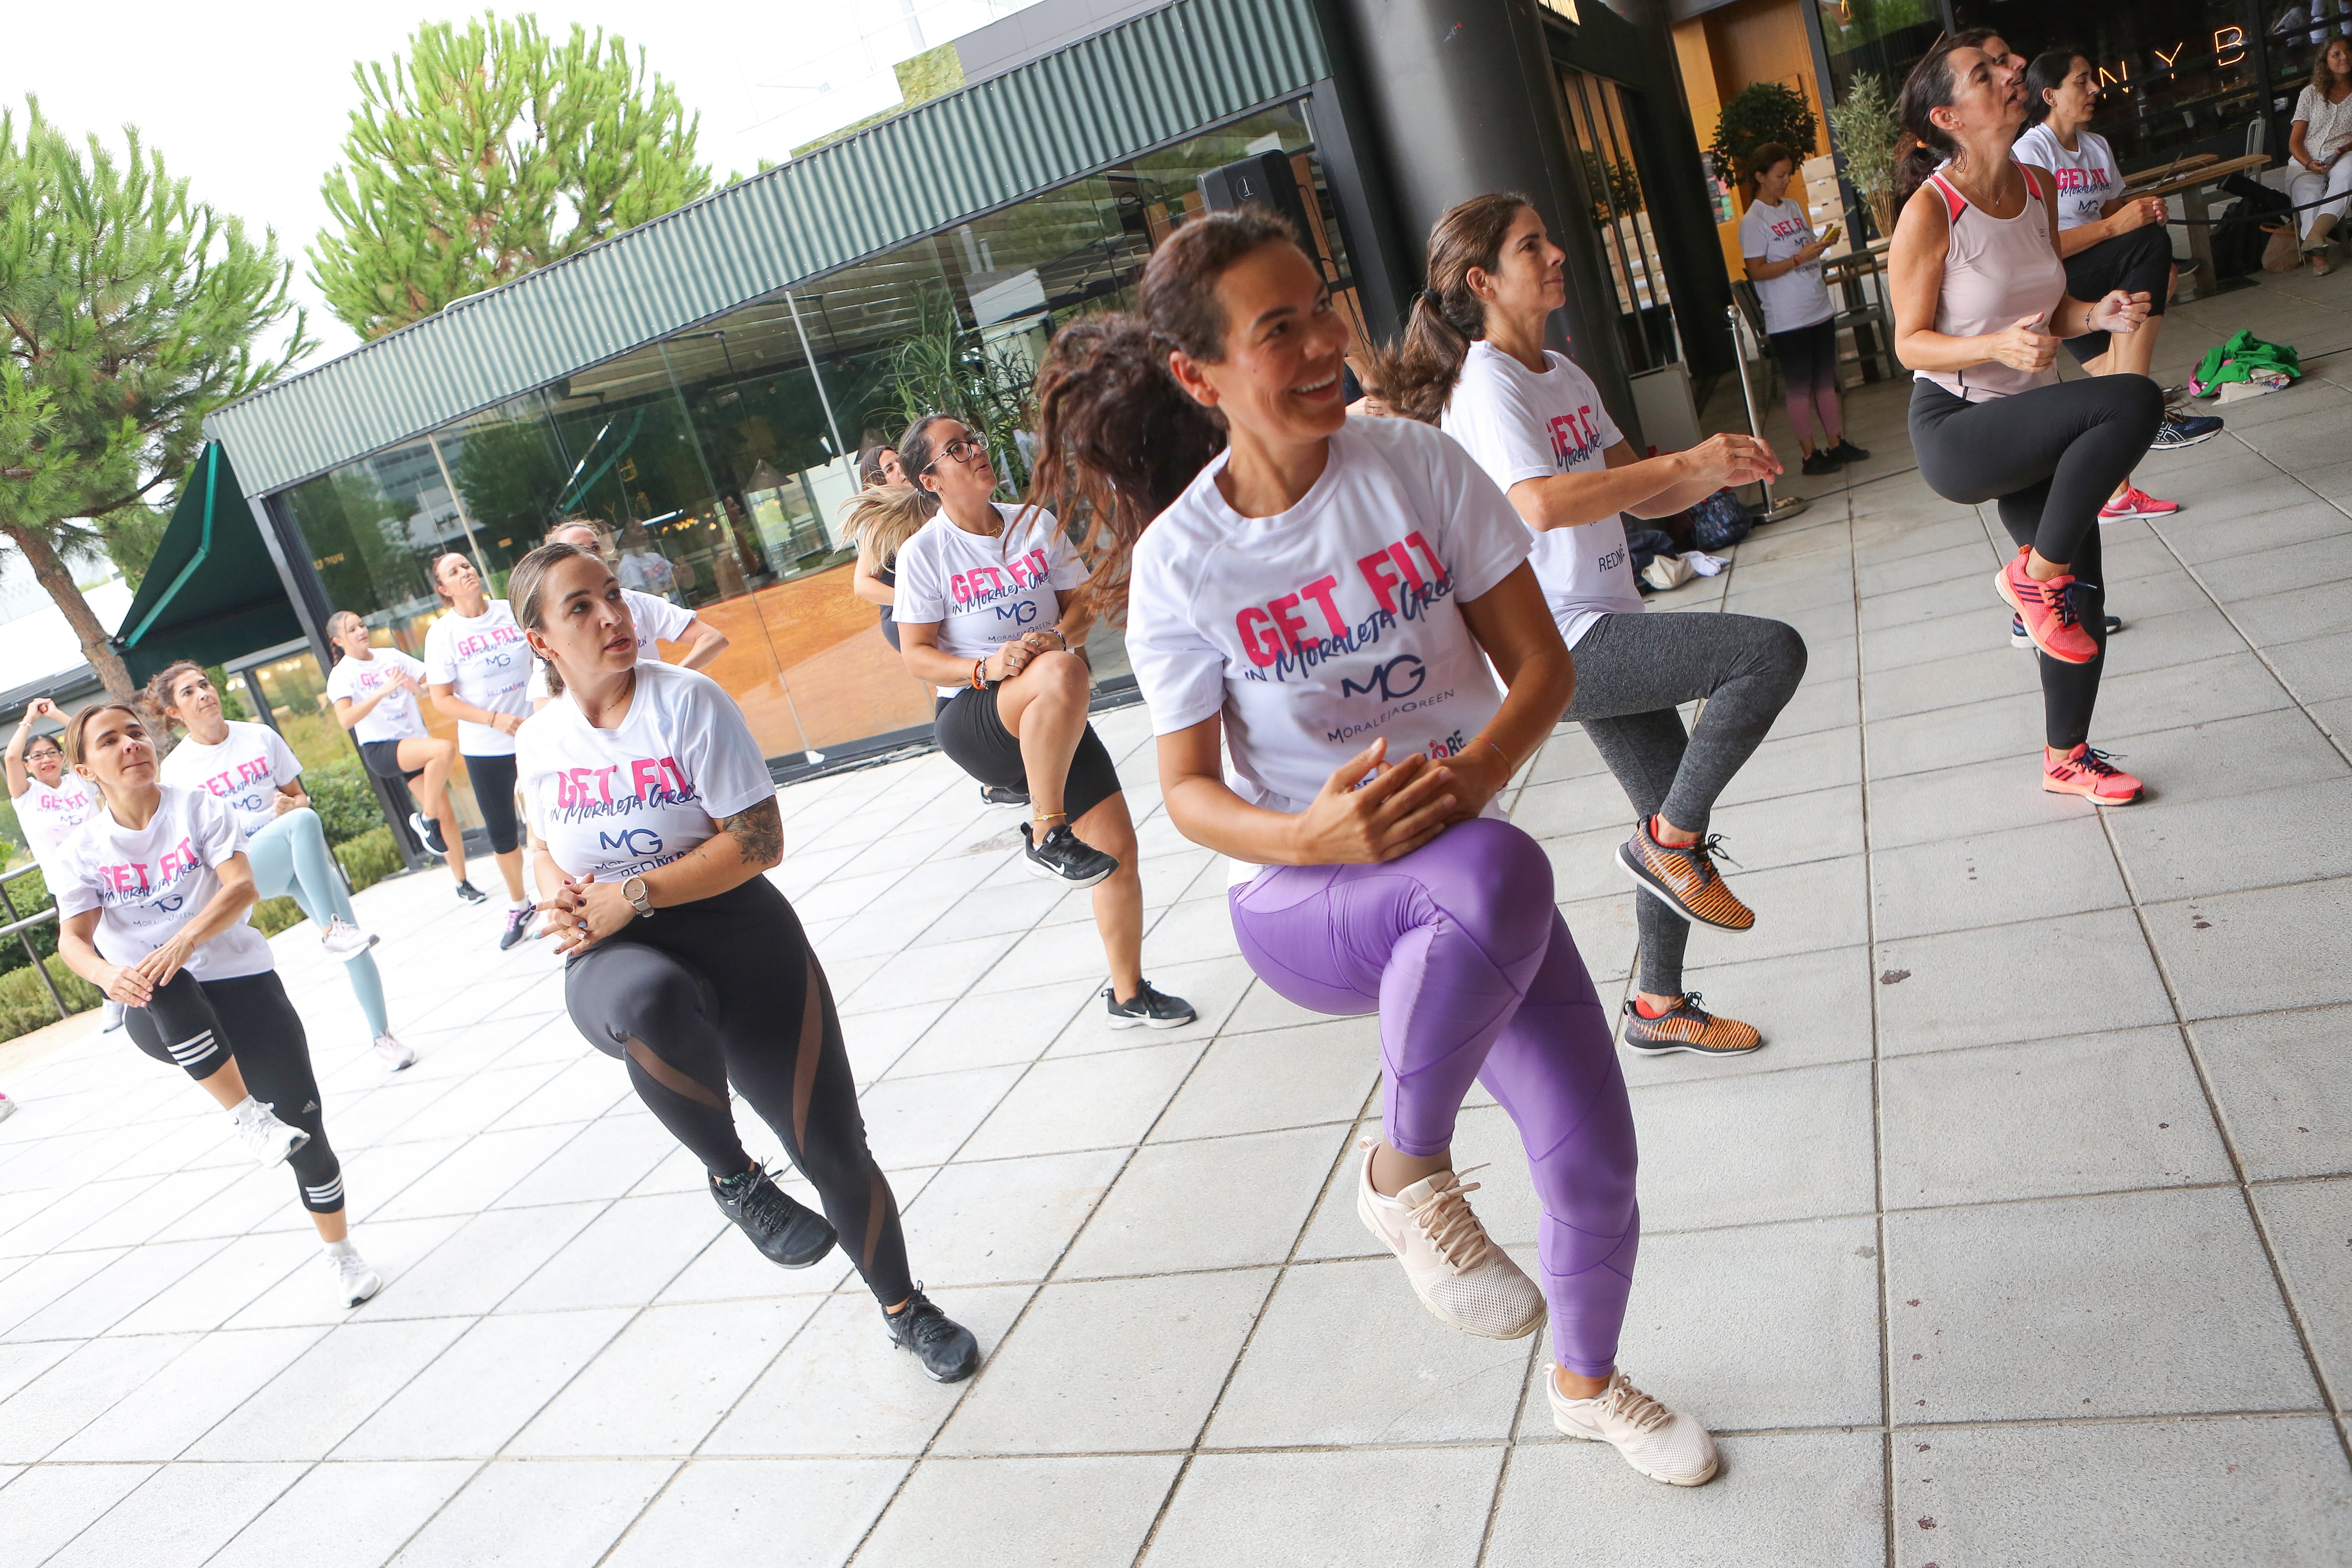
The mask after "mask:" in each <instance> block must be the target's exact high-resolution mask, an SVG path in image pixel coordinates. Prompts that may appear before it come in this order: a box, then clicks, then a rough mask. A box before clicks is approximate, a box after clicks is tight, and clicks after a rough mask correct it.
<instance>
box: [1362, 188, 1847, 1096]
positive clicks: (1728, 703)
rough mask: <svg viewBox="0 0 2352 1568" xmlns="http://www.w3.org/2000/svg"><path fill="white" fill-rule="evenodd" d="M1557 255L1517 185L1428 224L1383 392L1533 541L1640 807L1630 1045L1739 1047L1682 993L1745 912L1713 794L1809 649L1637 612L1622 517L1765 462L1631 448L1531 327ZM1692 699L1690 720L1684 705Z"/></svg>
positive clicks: (1588, 696) (1718, 618) (1747, 916)
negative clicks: (1505, 502)
mask: <svg viewBox="0 0 2352 1568" xmlns="http://www.w3.org/2000/svg"><path fill="white" fill-rule="evenodd" d="M1566 260H1567V256H1566V253H1565V252H1563V251H1562V250H1561V249H1560V248H1559V247H1558V246H1556V245H1554V244H1553V243H1552V242H1551V237H1550V235H1549V233H1547V232H1546V230H1545V227H1544V221H1543V218H1542V216H1541V215H1539V214H1538V212H1537V211H1536V210H1535V208H1534V207H1533V206H1531V205H1528V200H1527V198H1526V197H1524V196H1522V195H1517V193H1515V192H1509V191H1506V192H1501V193H1498V194H1496V195H1485V196H1478V197H1475V198H1473V199H1472V200H1470V201H1467V202H1465V203H1463V204H1462V205H1459V206H1457V207H1455V208H1454V209H1453V210H1452V211H1450V212H1448V213H1446V214H1445V215H1444V216H1442V217H1440V218H1439V219H1438V220H1437V223H1436V225H1435V226H1433V227H1432V228H1431V230H1430V233H1429V278H1428V283H1429V286H1428V288H1427V289H1424V290H1423V293H1422V295H1421V297H1420V299H1419V300H1416V301H1415V302H1414V305H1413V308H1412V321H1410V322H1409V324H1408V325H1407V327H1406V330H1405V338H1404V342H1403V344H1402V346H1401V347H1400V348H1398V349H1394V350H1391V351H1386V352H1383V353H1381V354H1379V355H1378V356H1377V357H1376V360H1375V368H1374V371H1373V374H1374V376H1375V378H1376V379H1377V381H1378V383H1379V385H1380V389H1381V397H1382V398H1383V399H1385V400H1386V401H1387V403H1388V404H1389V405H1391V407H1393V408H1395V409H1397V410H1398V411H1399V412H1401V413H1404V414H1408V415H1411V416H1415V417H1418V418H1420V419H1422V420H1423V421H1425V422H1427V423H1430V424H1433V425H1437V426H1439V427H1441V428H1442V429H1444V432H1445V433H1446V434H1447V435H1449V436H1451V437H1454V439H1455V440H1457V441H1459V442H1461V443H1462V445H1463V447H1465V448H1466V449H1467V450H1468V451H1469V453H1470V456H1471V457H1472V458H1475V459H1476V460H1477V463H1478V466H1479V467H1480V468H1484V469H1486V475H1487V477H1488V478H1489V479H1493V480H1494V481H1495V483H1496V485H1497V486H1499V487H1500V488H1501V489H1502V490H1503V491H1504V493H1505V494H1506V495H1507V496H1508V497H1509V499H1510V503H1511V506H1512V508H1513V510H1516V511H1517V514H1518V517H1519V520H1520V521H1522V522H1523V523H1525V524H1526V526H1527V529H1528V532H1529V533H1530V534H1531V535H1532V536H1533V554H1532V555H1531V557H1530V563H1531V564H1532V565H1533V567H1534V568H1535V574H1536V582H1537V584H1538V586H1539V587H1541V588H1542V590H1543V595H1544V600H1545V604H1546V606H1547V607H1548V608H1549V611H1550V614H1551V618H1552V619H1553V621H1554V622H1556V623H1557V624H1558V626H1559V635H1560V637H1561V639H1562V640H1563V641H1564V642H1565V643H1566V644H1567V646H1568V647H1569V650H1570V653H1571V654H1572V655H1573V656H1574V658H1575V661H1576V696H1575V698H1574V700H1572V701H1570V703H1569V704H1568V711H1567V713H1566V714H1565V715H1564V717H1566V718H1570V719H1573V720H1575V721H1578V722H1580V723H1581V724H1582V725H1583V726H1584V732H1585V733H1586V734H1588V735H1590V736H1591V738H1592V743H1593V746H1594V748H1595V749H1596V750H1598V751H1599V752H1600V753H1601V760H1602V761H1603V762H1605V763H1608V764H1609V771H1610V772H1611V773H1613V774H1615V775H1616V778H1617V782H1618V783H1619V784H1621V785H1622V786H1623V787H1624V790H1625V794H1626V796H1627V798H1629V799H1630V800H1631V801H1632V802H1633V809H1634V810H1635V811H1636V812H1638V813H1639V814H1640V820H1639V821H1638V822H1637V823H1636V824H1635V826H1634V828H1633V837H1630V838H1628V839H1627V840H1626V841H1625V842H1624V844H1622V846H1620V847H1619V848H1618V850H1617V862H1618V864H1619V865H1620V866H1621V867H1622V868H1623V869H1624V871H1625V873H1626V874H1627V875H1628V876H1630V877H1631V878H1633V882H1634V885H1635V886H1636V887H1638V888H1639V889H1642V891H1643V893H1644V894H1645V895H1647V896H1645V897H1641V898H1637V899H1636V900H1635V908H1634V915H1635V919H1636V920H1637V921H1639V923H1640V927H1641V955H1640V965H1641V973H1640V975H1639V976H1638V978H1637V982H1636V984H1637V986H1638V989H1637V991H1636V994H1634V995H1633V997H1632V998H1631V999H1630V1000H1628V1001H1627V1002H1626V1003H1625V1035H1624V1037H1625V1044H1626V1045H1627V1046H1628V1047H1631V1048H1633V1049H1634V1050H1638V1051H1643V1052H1645V1053H1652V1054H1658V1053H1664V1052H1669V1051H1690V1052H1694V1053H1696V1054H1697V1055H1700V1056H1740V1055H1745V1054H1746V1053H1747V1052H1749V1051H1752V1050H1755V1049H1756V1048H1757V1047H1759V1046H1760V1045H1761V1044H1762V1043H1763V1039H1762V1037H1761V1036H1760V1035H1759V1033H1758V1032H1757V1030H1756V1029H1755V1027H1754V1026H1751V1025H1748V1024H1743V1023H1740V1022H1739V1021H1738V1020H1737V1019H1732V1018H1724V1017H1718V1016H1716V1015H1714V1014H1711V1013H1708V1012H1707V1011H1706V1010H1705V1009H1704V1008H1703V1007H1701V1006H1700V1005H1699V999H1698V997H1697V996H1696V995H1692V994H1685V992H1684V990H1683V951H1684V948H1685V944H1686V943H1687V942H1689V940H1690V927H1691V922H1692V921H1699V922H1701V923H1703V924H1706V925H1710V926H1713V927H1715V928H1717V930H1720V931H1747V930H1748V929H1749V928H1750V927H1752V926H1753V925H1754V924H1755V923H1756V916H1755V913H1754V912H1753V911H1752V910H1749V909H1748V906H1747V905H1746V904H1744V903H1742V902H1741V901H1740V900H1738V898H1737V897H1736V896H1735V895H1734V894H1733V893H1732V892H1731V890H1730V889H1729V888H1727V886H1725V884H1724V880H1723V878H1722V876H1721V874H1720V873H1718V872H1717V869H1716V866H1715V858H1714V857H1715V853H1716V851H1717V848H1718V847H1719V845H1720V842H1721V841H1720V839H1719V838H1718V837H1714V836H1711V835H1709V834H1708V832H1707V820H1708V817H1709V816H1711V815H1712V813H1713V812H1714V810H1715V803H1716V800H1717V797H1719V796H1720V795H1722V794H1723V792H1724V790H1725V789H1726V788H1727V786H1728V785H1729V784H1730V783H1731V780H1732V777H1733V775H1735V774H1736V773H1738V771H1739V769H1740V767H1741V766H1742V765H1743V764H1744V763H1746V762H1747V761H1748V757H1750V756H1751V755H1753V754H1754V752H1755V751H1756V748H1757V747H1758V746H1759V745H1760V744H1762V743H1763V741H1764V737H1765V735H1766V734H1767V733H1768V732H1769V731H1770V730H1771V728H1772V721H1773V720H1775V719H1776V718H1778V717H1779V716H1780V710H1781V709H1782V708H1784V707H1786V706H1787V705H1788V701H1789V699H1790V697H1792V696H1794V695H1796V690H1797V683H1798V682H1799V681H1800V680H1801V679H1803V678H1804V674H1805V643H1804V639H1803V638H1802V637H1799V636H1798V635H1797V634H1796V632H1794V631H1793V630H1791V629H1790V627H1788V626H1784V625H1782V624H1781V623H1780V622H1779V621H1771V620H1763V619H1759V618H1758V617H1757V616H1734V615H1704V616H1699V615H1680V616H1667V615H1659V616H1653V615H1645V614H1643V605H1642V597H1641V595H1640V594H1639V593H1638V592H1637V591H1636V589H1635V587H1634V584H1633V571H1632V568H1631V566H1630V565H1629V564H1628V563H1627V561H1626V549H1625V526H1624V518H1625V517H1626V516H1628V515H1632V516H1634V517H1666V516H1671V515H1672V514H1674V513H1675V512H1677V511H1680V510H1683V509H1684V508H1685V507H1687V506H1689V505H1691V504H1692V503H1693V502H1694V501H1696V500H1700V499H1701V498H1703V497H1706V496H1708V495H1712V494H1713V493H1714V492H1715V491H1717V490H1718V489H1723V488H1724V487H1725V486H1727V485H1743V484H1747V483H1748V482H1749V481H1750V480H1753V479H1759V478H1769V477H1771V476H1773V475H1776V474H1778V473H1779V472H1780V463H1779V462H1778V460H1776V459H1775V458H1773V456H1772V449H1771V448H1770V447H1768V446H1766V445H1765V444H1764V443H1763V442H1761V441H1759V440H1757V439H1756V438H1755V437H1751V436H1740V435H1722V436H1717V437H1712V438H1710V439H1708V440H1706V441H1704V442H1702V443H1700V444H1699V445H1698V446H1696V447H1692V448H1690V449H1689V450H1688V451H1685V452H1674V453H1669V454H1666V455H1664V456H1662V457H1656V458H1642V457H1640V456H1639V455H1637V454H1636V453H1635V452H1634V450H1633V444H1632V443H1631V442H1629V441H1627V440H1626V439H1625V438H1624V437H1622V435H1620V434H1619V433H1618V430H1617V426H1616V425H1615V424H1614V423H1613V422H1612V420H1611V419H1610V417H1609V410H1608V409H1607V408H1606V407H1604V406H1603V405H1602V404H1601V389H1600V388H1599V387H1597V386H1595V385H1594V384H1593V383H1592V378H1591V377H1590V376H1588V375H1586V374H1584V372H1583V371H1582V370H1581V369H1580V368H1579V367H1578V366H1577V365H1576V364H1575V363H1574V362H1573V361H1571V360H1570V359H1569V357H1568V356H1567V355H1566V354H1562V353H1557V352H1552V351H1548V350H1546V348H1545V347H1544V330H1545V328H1546V326H1547V324H1548V323H1549V321H1551V318H1552V316H1553V315H1554V313H1555V312H1557V311H1558V310H1559V309H1560V308H1561V307H1562V306H1563V305H1565V304H1566V303H1567V302H1568V280H1567V277H1566V274H1565V271H1564V269H1563V268H1564V263H1565V262H1566ZM1685 702H1699V703H1702V704H1703V706H1702V707H1701V708H1700V709H1699V712H1698V718H1697V720H1696V724H1695V726H1694V727H1693V728H1692V729H1691V730H1689V731H1685V729H1684V727H1683V718H1682V714H1681V712H1680V711H1679V709H1680V707H1681V705H1682V704H1684V703H1685Z"/></svg>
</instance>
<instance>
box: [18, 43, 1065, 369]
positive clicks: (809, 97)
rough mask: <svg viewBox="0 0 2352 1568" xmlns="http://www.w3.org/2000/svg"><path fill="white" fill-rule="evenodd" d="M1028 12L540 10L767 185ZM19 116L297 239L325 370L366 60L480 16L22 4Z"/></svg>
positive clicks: (715, 155) (291, 251)
mask: <svg viewBox="0 0 2352 1568" xmlns="http://www.w3.org/2000/svg"><path fill="white" fill-rule="evenodd" d="M1026 3H1027V0H849V3H848V4H843V3H841V0H761V4H757V5H750V4H742V3H740V0H673V3H671V4H666V5H665V4H656V5H644V4H621V3H618V0H601V3H600V0H553V3H550V4H542V5H536V6H530V5H513V6H508V7H503V8H501V15H509V16H519V15H521V14H523V13H524V12H525V11H532V12H535V14H536V15H537V16H538V17H539V22H540V26H541V30H542V31H544V32H546V33H548V34H550V35H551V36H553V37H563V36H565V35H567V34H568V33H569V32H570V30H571V26H572V23H574V22H578V23H581V24H583V25H584V26H587V27H588V28H589V29H590V31H591V32H593V31H594V30H596V29H597V28H599V27H601V28H603V29H604V31H605V32H606V33H607V34H608V35H611V34H617V35H619V36H620V37H623V38H625V39H626V40H627V41H628V43H629V45H630V47H631V48H632V49H633V50H634V49H636V48H639V47H642V48H643V49H644V50H645V51H646V59H647V63H648V64H649V65H650V66H651V68H653V69H654V70H655V71H656V72H658V73H660V74H661V75H662V76H664V77H666V78H667V79H669V80H671V81H672V82H674V83H676V84H677V89H678V91H679V95H680V97H681V98H682V99H683V100H684V102H685V104H686V107H687V110H688V112H689V113H695V112H699V113H700V115H701V116H702V124H701V128H700V132H699V140H698V153H699V155H700V157H701V160H702V162H704V163H707V164H709V167H710V169H711V172H712V174H713V175H714V176H715V177H717V178H719V179H721V180H723V179H725V178H726V177H727V175H728V174H730V172H733V173H740V174H751V173H752V172H754V171H755V170H757V169H758V168H759V166H760V160H761V159H762V158H767V159H771V160H774V161H778V162H781V161H782V159H783V157H784V154H785V153H788V152H789V151H790V150H791V149H792V148H793V147H794V146H797V145H798V144H800V143H802V142H807V141H809V140H811V139H812V138H814V137H816V136H820V135H822V134H824V132H827V131H830V130H832V129H834V128H835V126H838V125H845V124H846V123H848V122H849V121H853V120H856V119H858V118H860V117H861V116H864V115H867V114H871V113H874V112H875V111H877V110H882V109H887V108H888V107H890V106H891V105H892V104H894V103H896V102H898V82H897V79H896V78H894V77H893V76H892V75H891V72H890V67H891V66H892V65H893V64H894V63H895V62H897V61H898V60H902V59H905V58H908V56H910V55H914V54H918V53H920V52H921V51H922V50H923V49H926V48H929V47H934V46H936V45H939V44H942V43H946V42H948V41H949V40H950V39H951V38H954V37H958V36H960V35H961V34H963V33H966V32H969V31H971V29H972V28H974V27H976V26H981V25H982V23H985V22H987V21H989V20H990V19H992V17H994V16H1004V15H1007V14H1009V13H1011V12H1013V11H1015V10H1018V9H1019V8H1020V7H1021V6H1022V5H1024V4H1026ZM8 11H9V18H8V24H7V28H6V32H7V41H6V45H5V47H0V106H6V107H9V108H12V109H14V110H16V115H17V117H18V120H19V121H20V123H21V121H22V117H23V113H24V108H23V106H24V100H25V96H26V94H27V93H28V92H29V93H35V94H37V95H38V96H39V98H40V100H41V110H42V112H43V113H44V114H46V115H47V117H48V118H49V119H50V120H51V121H54V122H56V123H57V124H58V125H60V126H62V127H64V128H65V129H66V130H67V131H68V132H72V133H74V134H76V135H79V134H82V133H85V132H97V133H98V134H99V135H100V137H101V138H102V139H103V140H104V141H105V142H108V143H109V144H110V145H112V146H114V147H116V148H117V149H118V150H119V149H120V146H121V126H122V124H123V123H124V122H125V121H129V122H130V123H131V124H134V125H136V126H137V127H138V128H139V131H140V132H141V134H142V137H144V139H145V140H146V142H147V144H148V145H149V146H151V147H154V148H157V149H160V150H161V151H162V152H163V155H164V158H165V161H166V163H167V166H168V167H169V168H170V169H171V170H172V171H173V173H174V174H183V175H186V176H187V177H188V179H189V181H190V194H191V195H192V196H193V197H194V199H196V200H198V201H202V202H207V203H210V204H211V205H213V206H214V207H215V208H216V209H218V210H219V211H221V212H223V213H226V214H234V215H235V216H239V217H241V218H243V219H244V220H245V221H246V223H247V225H248V226H253V227H257V228H258V227H265V226H266V227H268V228H273V229H275V230H276V231H277V234H278V247H279V250H280V252H281V254H284V255H287V256H290V257H292V258H294V260H295V269H294V289H295V293H296V296H297V298H298V299H299V301H300V302H301V303H302V304H303V305H304V306H305V307H307V308H308V309H309V310H310V334H311V336H313V337H315V338H317V339H319V340H320V342H321V343H322V344H323V345H324V346H323V347H322V348H320V350H319V351H317V352H316V353H313V354H312V355H311V356H310V359H309V360H307V361H306V362H305V363H309V364H316V363H320V361H321V360H323V359H326V358H328V357H331V355H333V354H336V353H341V352H343V351H344V350H346V349H349V348H351V347H352V346H354V343H355V340H354V339H353V338H352V334H351V332H350V331H349V330H348V329H347V328H345V327H344V326H343V324H342V323H341V322H340V321H336V320H335V319H334V318H333V317H332V316H331V315H330V314H329V313H328V312H327V310H326V307H325V306H324V305H323V304H322V303H320V300H319V297H318V294H317V292H316V290H314V289H312V288H311V287H310V283H309V281H308V279H307V278H306V277H305V274H306V273H307V272H308V270H309V265H310V264H309V259H308V258H307V256H306V255H305V254H304V253H305V252H306V251H307V249H308V248H309V247H310V243H311V241H312V238H313V237H314V236H316V234H317V233H318V231H319V229H320V226H321V225H323V224H324V223H325V222H326V221H327V208H326V204H325V203H324V202H323V201H321V200H320V195H319V189H320V182H321V181H322V179H323V178H324V177H325V175H326V174H327V172H328V171H329V170H330V169H331V168H332V167H334V166H335V165H336V164H337V163H340V162H341V156H340V153H341V144H342V138H343V132H344V129H345V127H346V125H347V124H348V123H349V119H350V114H351V110H352V108H353V107H355V106H356V104H357V103H358V101H359V89H358V87H357V85H356V84H355V83H354V82H353V81H352V64H353V62H354V61H358V60H363V59H364V60H378V61H383V62H385V63H387V64H388V63H389V62H390V60H391V58H392V57H393V56H394V55H395V54H404V53H405V52H406V45H407V39H408V37H409V35H410V34H411V33H412V32H414V31H415V28H416V27H417V26H419V25H420V24H423V23H425V22H430V21H440V20H449V21H454V22H457V23H459V24H461V25H462V23H463V22H464V20H465V19H466V18H467V16H475V15H478V14H479V12H478V10H467V9H455V8H451V7H448V6H443V5H404V4H401V3H399V0H394V4H392V5H383V6H381V7H378V6H357V5H355V6H352V7H351V8H350V9H348V10H345V9H342V8H341V7H338V6H335V5H318V4H315V3H312V4H306V5H290V4H286V3H284V0H223V3H221V4H218V5H212V6H209V7H201V8H198V9H196V10H193V11H192V10H190V9H189V8H188V6H187V5H184V4H174V5H162V4H157V3H155V0H117V3H113V4H108V5H103V6H102V7H100V9H99V10H97V11H92V10H90V9H87V8H85V7H84V6H83V5H78V4H70V3H67V4H60V3H58V0H46V3H44V0H18V3H16V4H13V5H9V7H8Z"/></svg>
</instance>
